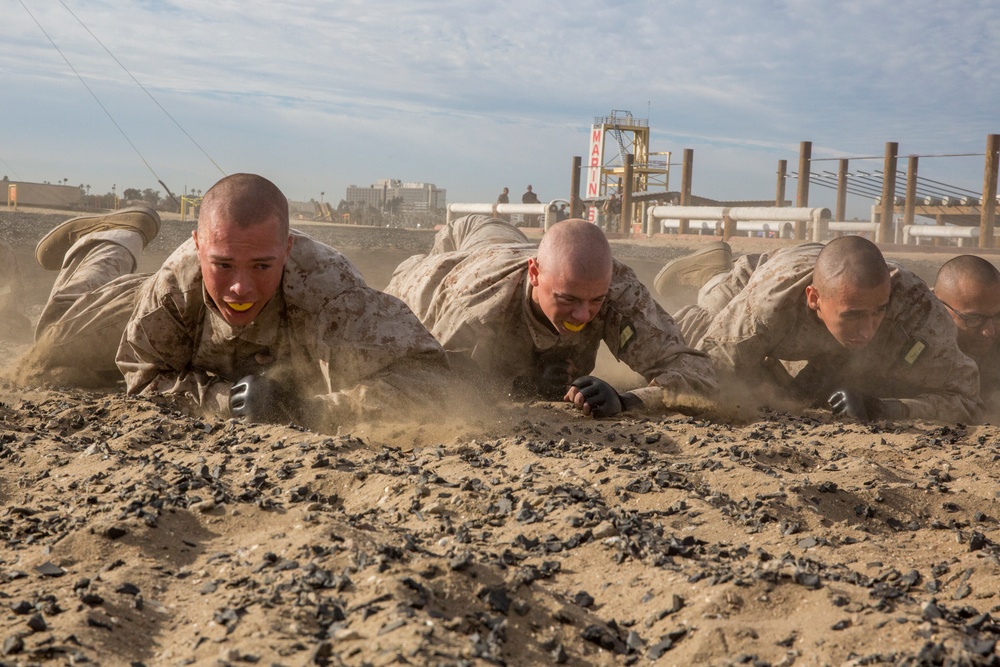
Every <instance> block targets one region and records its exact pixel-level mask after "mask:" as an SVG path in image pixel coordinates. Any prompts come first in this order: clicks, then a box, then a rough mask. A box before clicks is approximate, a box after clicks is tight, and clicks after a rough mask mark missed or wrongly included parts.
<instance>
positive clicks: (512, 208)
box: [446, 200, 557, 222]
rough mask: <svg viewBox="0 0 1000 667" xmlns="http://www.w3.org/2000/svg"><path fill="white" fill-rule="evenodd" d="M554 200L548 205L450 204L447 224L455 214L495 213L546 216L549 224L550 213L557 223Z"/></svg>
mask: <svg viewBox="0 0 1000 667" xmlns="http://www.w3.org/2000/svg"><path fill="white" fill-rule="evenodd" d="M556 201H557V200H553V201H551V202H549V203H548V204H542V203H538V204H460V203H454V204H448V215H447V217H446V222H451V221H452V220H453V219H454V218H455V216H453V215H452V214H453V213H461V214H463V215H469V214H471V213H479V214H481V215H493V214H494V211H495V212H496V213H505V214H509V213H521V214H528V215H544V216H545V218H546V222H548V218H549V215H548V214H549V213H550V212H551V213H552V220H553V221H555V210H556V203H555V202H556Z"/></svg>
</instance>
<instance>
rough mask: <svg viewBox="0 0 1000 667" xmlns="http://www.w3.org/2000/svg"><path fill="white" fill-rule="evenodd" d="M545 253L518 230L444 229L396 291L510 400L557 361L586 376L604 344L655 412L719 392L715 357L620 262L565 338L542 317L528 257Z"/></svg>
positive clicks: (401, 272)
mask: <svg viewBox="0 0 1000 667" xmlns="http://www.w3.org/2000/svg"><path fill="white" fill-rule="evenodd" d="M536 251H537V248H536V247H535V246H534V245H533V244H530V243H528V242H527V238H526V237H525V236H524V235H523V234H522V233H521V232H520V231H519V230H517V229H516V228H514V227H513V226H511V225H510V224H508V223H506V222H504V221H502V220H498V219H495V218H488V217H486V216H479V215H471V216H466V217H464V218H459V219H458V220H455V221H454V222H452V223H451V224H449V225H448V226H447V227H445V228H443V229H442V230H441V231H440V232H439V234H438V237H437V239H436V242H435V246H434V250H432V251H431V253H430V254H429V255H416V256H414V257H411V258H409V259H407V260H405V261H404V262H402V263H401V264H400V265H399V267H398V268H397V269H396V271H395V273H394V274H393V277H392V281H391V282H390V283H389V286H388V287H387V288H386V291H387V292H389V293H390V294H395V295H396V296H398V297H400V298H401V299H403V301H405V302H406V303H407V304H409V306H410V307H411V308H412V309H413V311H414V312H415V313H416V314H417V317H419V318H420V321H421V322H423V323H424V325H425V326H427V328H428V329H430V331H431V333H433V334H434V336H435V337H436V338H437V339H438V340H439V341H440V342H441V344H442V345H443V346H444V348H445V350H446V351H447V352H448V353H449V355H450V357H451V358H452V364H453V366H455V367H456V368H462V367H463V366H464V367H465V370H472V371H473V373H472V374H473V376H474V377H475V379H476V380H477V381H478V382H481V383H484V385H485V387H484V388H489V389H492V390H494V391H500V392H503V393H506V392H508V391H509V390H510V387H511V385H512V383H513V382H514V381H515V379H516V378H519V377H523V376H531V375H537V374H539V373H541V371H542V370H543V367H544V366H546V365H547V364H552V363H557V364H564V365H565V364H568V365H569V368H570V372H571V374H573V375H574V376H582V375H586V374H588V373H590V372H591V371H592V370H593V368H594V364H595V362H596V359H597V351H598V348H599V346H600V344H601V341H602V340H603V341H604V342H605V343H606V344H607V346H608V348H609V349H610V351H611V353H612V354H613V355H614V356H615V358H616V359H619V360H621V361H624V362H625V363H627V364H628V365H629V366H630V367H632V368H633V369H634V370H635V371H637V372H638V373H640V374H642V376H643V377H644V378H645V379H646V380H647V381H648V382H649V383H650V386H648V387H645V388H642V389H638V390H635V391H633V392H632V393H634V394H636V395H637V396H638V397H639V398H641V400H642V402H643V404H644V406H645V407H647V408H659V409H662V408H663V407H664V405H667V406H670V405H673V404H674V403H675V401H676V398H677V397H678V396H682V395H683V396H690V395H699V394H701V395H704V394H711V393H713V392H714V391H715V390H716V388H717V387H716V383H715V374H714V372H713V370H712V367H711V364H710V363H709V361H708V359H707V358H705V357H704V355H702V354H700V353H698V352H697V351H695V350H693V349H691V348H690V347H688V346H687V345H685V343H684V340H683V339H682V338H681V336H680V334H679V333H678V331H677V327H676V325H675V324H674V321H673V319H671V317H670V315H668V314H667V313H666V312H665V311H664V310H663V309H662V308H661V307H660V306H659V305H658V304H657V303H656V301H655V300H654V299H653V298H652V296H651V295H650V293H649V292H648V291H647V290H646V288H645V287H644V286H643V285H642V283H641V282H639V280H638V278H636V276H635V273H633V271H632V269H630V268H629V267H627V266H625V265H624V264H621V263H620V262H617V261H615V262H614V268H613V272H612V278H611V286H610V288H609V290H608V296H607V299H606V300H605V302H604V304H603V306H602V307H601V309H600V312H599V313H598V315H597V317H596V318H595V319H594V320H592V321H591V322H589V323H588V324H587V325H586V327H584V329H583V330H582V331H580V332H579V333H576V334H572V335H565V336H563V335H559V334H558V333H557V332H556V331H555V330H554V329H552V328H551V326H550V325H549V324H548V323H547V322H543V321H541V320H540V319H539V316H537V315H536V314H535V313H534V312H533V307H532V300H531V290H532V287H531V283H530V282H529V280H528V259H529V258H531V257H534V256H535V254H536ZM470 363H471V368H470Z"/></svg>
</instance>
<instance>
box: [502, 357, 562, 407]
mask: <svg viewBox="0 0 1000 667" xmlns="http://www.w3.org/2000/svg"><path fill="white" fill-rule="evenodd" d="M567 389H569V363H568V362H565V361H562V362H553V363H550V364H548V365H546V366H544V367H542V368H541V369H540V370H539V371H538V372H536V373H535V374H533V375H520V376H518V377H516V378H514V383H513V386H512V387H511V396H512V397H513V398H515V399H518V400H528V399H532V398H540V399H542V400H544V401H560V400H562V397H563V396H565V395H566V390H567Z"/></svg>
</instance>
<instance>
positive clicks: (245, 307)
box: [226, 301, 253, 312]
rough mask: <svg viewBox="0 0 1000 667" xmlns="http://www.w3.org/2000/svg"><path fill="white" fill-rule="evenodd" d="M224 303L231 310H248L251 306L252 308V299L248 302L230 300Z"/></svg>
mask: <svg viewBox="0 0 1000 667" xmlns="http://www.w3.org/2000/svg"><path fill="white" fill-rule="evenodd" d="M226 305H227V306H229V307H230V308H232V309H233V310H238V311H241V312H242V311H244V310H250V309H251V308H253V302H252V301H251V302H250V303H232V302H230V303H227V304H226Z"/></svg>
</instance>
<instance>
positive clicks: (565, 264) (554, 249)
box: [528, 219, 614, 335]
mask: <svg viewBox="0 0 1000 667" xmlns="http://www.w3.org/2000/svg"><path fill="white" fill-rule="evenodd" d="M613 270H614V261H613V260H612V259H611V246H610V245H608V239H607V238H606V237H605V236H604V232H602V231H601V230H600V228H598V226H597V225H594V224H591V223H589V222H587V221H586V220H579V219H574V220H563V221H562V222H560V223H558V224H556V225H554V226H553V227H551V228H550V229H549V230H548V231H547V232H545V236H543V237H542V242H541V243H540V244H539V245H538V255H537V256H535V257H532V258H530V259H529V260H528V280H529V281H530V283H531V286H532V288H533V289H532V292H531V300H532V303H533V304H534V308H535V310H536V311H537V312H536V314H537V315H538V317H539V319H541V320H543V321H546V322H548V323H549V324H550V326H551V327H552V328H553V329H554V330H555V331H556V332H558V333H559V334H561V335H572V334H575V333H579V332H580V331H582V330H583V328H584V327H585V326H586V325H587V323H588V322H590V321H591V320H593V319H594V318H595V317H597V314H598V312H600V310H601V307H602V306H603V305H604V301H605V299H606V298H607V295H608V289H609V288H610V286H611V274H612V272H613Z"/></svg>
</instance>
